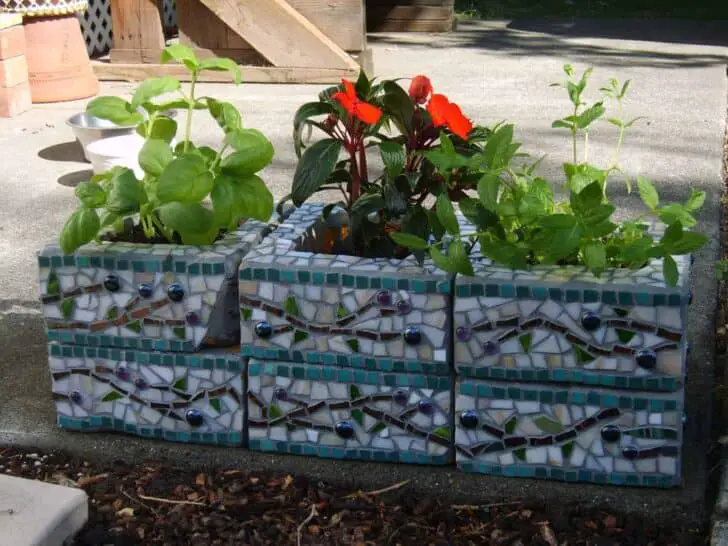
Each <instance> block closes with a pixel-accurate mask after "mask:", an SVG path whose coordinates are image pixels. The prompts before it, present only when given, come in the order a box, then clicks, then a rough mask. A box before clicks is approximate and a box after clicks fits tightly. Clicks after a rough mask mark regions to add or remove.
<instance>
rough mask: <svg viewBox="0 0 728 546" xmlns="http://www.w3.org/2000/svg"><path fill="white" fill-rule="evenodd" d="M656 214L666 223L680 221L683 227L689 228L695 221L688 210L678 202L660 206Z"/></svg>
mask: <svg viewBox="0 0 728 546" xmlns="http://www.w3.org/2000/svg"><path fill="white" fill-rule="evenodd" d="M658 214H659V216H660V220H662V221H663V222H664V223H665V224H667V225H670V224H674V223H676V222H680V223H681V224H682V225H683V226H684V227H686V228H691V227H693V226H694V225H695V224H696V223H697V222H696V221H695V218H693V215H692V214H690V211H688V210H686V209H685V207H683V206H682V205H680V204H678V203H671V204H669V205H665V206H664V207H661V208H660V210H659V211H658Z"/></svg>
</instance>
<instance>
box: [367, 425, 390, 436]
mask: <svg viewBox="0 0 728 546" xmlns="http://www.w3.org/2000/svg"><path fill="white" fill-rule="evenodd" d="M386 429H387V425H385V424H384V423H382V422H379V423H377V424H376V425H374V426H373V427H372V428H371V430H370V431H369V434H379V433H380V432H382V431H383V430H386Z"/></svg>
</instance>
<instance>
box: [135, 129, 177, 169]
mask: <svg viewBox="0 0 728 546" xmlns="http://www.w3.org/2000/svg"><path fill="white" fill-rule="evenodd" d="M173 159H174V156H173V155H172V150H170V149H169V144H168V143H167V142H165V141H164V140H158V139H155V138H153V139H150V140H147V141H146V142H145V143H144V146H142V149H141V151H140V152H139V166H140V167H141V168H142V169H143V170H144V172H145V173H147V174H150V175H152V176H159V175H161V174H162V172H164V168H165V167H166V166H167V165H169V163H171V162H172V160H173Z"/></svg>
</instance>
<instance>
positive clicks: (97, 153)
mask: <svg viewBox="0 0 728 546" xmlns="http://www.w3.org/2000/svg"><path fill="white" fill-rule="evenodd" d="M143 145H144V139H143V138H142V137H141V136H139V135H138V134H136V133H135V132H132V133H131V134H127V135H121V136H113V137H111V138H102V139H101V140H96V141H94V142H92V143H90V144H89V145H88V146H87V148H86V154H87V155H88V158H89V161H90V162H91V165H93V171H94V174H102V173H104V172H106V171H108V170H109V169H111V168H112V167H128V168H130V169H132V170H133V171H134V174H136V176H137V178H142V177H143V176H144V172H143V171H142V169H141V167H139V152H140V151H141V149H142V146H143Z"/></svg>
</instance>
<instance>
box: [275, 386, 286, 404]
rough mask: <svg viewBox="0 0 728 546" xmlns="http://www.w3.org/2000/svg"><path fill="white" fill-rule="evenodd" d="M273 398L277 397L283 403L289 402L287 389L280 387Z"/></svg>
mask: <svg viewBox="0 0 728 546" xmlns="http://www.w3.org/2000/svg"><path fill="white" fill-rule="evenodd" d="M273 396H275V397H276V398H277V399H278V400H280V401H282V402H285V401H286V400H288V392H286V389H283V388H280V387H279V388H277V389H276V390H275V393H274V394H273Z"/></svg>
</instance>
